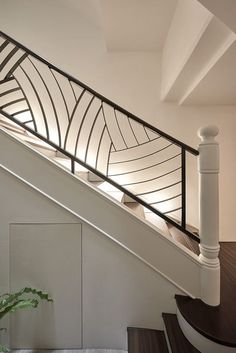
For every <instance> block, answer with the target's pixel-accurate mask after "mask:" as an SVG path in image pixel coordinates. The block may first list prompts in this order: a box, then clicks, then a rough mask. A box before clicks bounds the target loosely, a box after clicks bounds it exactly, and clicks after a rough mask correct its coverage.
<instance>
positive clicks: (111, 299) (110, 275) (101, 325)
mask: <svg viewBox="0 0 236 353" xmlns="http://www.w3.org/2000/svg"><path fill="white" fill-rule="evenodd" d="M0 181H1V188H0V199H1V200H5V201H4V207H3V208H2V209H1V212H0V224H1V228H0V283H1V288H0V293H2V292H5V291H8V288H9V281H10V280H11V282H12V281H13V282H14V283H13V284H16V280H17V283H18V285H19V286H20V285H22V286H24V285H25V282H24V283H22V284H21V280H22V281H23V279H24V281H26V279H27V277H26V273H25V271H23V272H22V275H21V271H20V269H17V268H16V265H17V259H13V258H11V265H12V267H11V271H10V272H9V254H10V256H11V255H14V253H15V254H16V257H18V259H19V256H20V255H21V254H23V253H26V254H27V251H25V249H24V246H22V245H23V244H21V245H20V249H19V252H18V251H17V246H18V245H19V242H18V245H17V241H16V242H15V243H14V237H16V240H17V238H18V240H19V239H22V236H23V237H25V234H24V233H23V234H22V230H20V233H17V227H16V226H13V228H14V232H11V244H13V247H12V248H11V247H9V228H10V225H11V224H13V223H14V224H16V223H17V224H18V226H19V225H20V224H24V225H25V227H26V225H28V227H29V226H30V224H32V223H44V224H57V227H59V228H60V224H62V229H61V232H60V233H61V234H60V239H62V231H63V227H64V225H63V224H68V223H70V224H74V223H75V224H78V223H80V224H81V225H82V248H80V247H79V245H78V243H77V245H76V246H77V247H78V249H77V250H78V257H80V253H81V254H82V261H81V268H82V277H81V271H80V266H78V267H79V268H78V269H76V268H74V270H73V271H71V275H70V278H69V279H70V280H71V285H72V284H73V285H74V282H75V281H78V279H79V280H80V281H81V286H82V289H81V298H82V315H81V317H80V319H81V325H82V344H81V345H82V346H83V347H85V348H115V349H126V348H127V337H126V327H127V326H128V325H134V326H143V327H152V328H156V329H162V326H163V322H162V318H161V313H162V312H163V311H165V312H172V313H174V312H175V310H176V309H175V300H174V295H175V294H176V293H178V294H181V291H180V290H178V289H177V288H176V287H175V286H174V285H173V284H171V283H170V282H168V281H167V280H166V279H164V278H163V277H162V276H160V275H159V274H158V273H156V272H155V271H153V270H152V269H150V267H148V266H146V265H145V264H144V263H143V262H142V261H140V260H139V259H137V258H136V257H135V256H133V255H131V254H130V253H129V252H127V251H126V250H125V249H123V248H121V247H120V246H118V245H117V244H115V243H114V242H113V241H112V240H109V239H108V238H106V237H105V236H103V235H102V234H101V233H99V232H98V231H97V230H95V229H93V228H92V227H90V226H89V225H87V224H84V223H83V222H81V221H80V219H78V218H77V217H76V216H74V215H72V214H70V213H69V212H68V211H66V210H64V209H63V208H61V207H60V206H58V205H57V204H55V203H53V202H52V201H50V200H48V199H47V198H46V197H45V196H43V195H42V194H40V193H39V192H37V191H35V190H32V188H31V187H29V186H28V185H26V184H25V183H24V182H22V181H20V180H18V179H17V178H15V177H14V176H12V175H11V174H9V173H8V172H7V171H5V170H3V169H2V168H0ZM42 226H43V225H42ZM44 226H45V225H44ZM11 228H12V227H11ZM27 229H28V228H27ZM36 232H37V233H36V234H35V235H37V236H38V237H40V232H39V229H38V230H36ZM73 232H74V230H73ZM78 233H80V232H78ZM27 234H28V235H29V232H28V231H27ZM35 235H34V236H35ZM74 235H75V234H74ZM78 236H79V234H78ZM65 237H67V234H65ZM40 239H41V241H42V242H44V244H45V246H46V245H48V241H47V239H46V238H45V237H44V236H42V237H41V238H40ZM40 239H38V241H39V246H40V247H41V249H42V244H40ZM65 239H66V238H65ZM65 239H64V240H65ZM70 239H71V238H70ZM30 244H31V245H32V242H29V247H28V249H29V250H30ZM73 244H75V243H73ZM51 245H52V243H51ZM26 249H27V247H26ZM68 249H69V245H68ZM13 250H14V252H12V251H13ZM73 252H74V254H73V261H74V263H75V262H76V259H75V258H74V257H75V256H76V255H75V254H76V249H74V250H73ZM43 256H44V254H43V253H42V258H43ZM56 258H57V253H55V256H53V252H52V263H51V266H52V270H53V266H55V264H56ZM24 260H25V261H30V256H26V258H25V259H24ZM20 263H21V266H23V264H22V261H21V262H20ZM47 264H48V266H50V263H49V262H48V263H47ZM13 265H14V266H13ZM28 266H29V267H30V266H32V273H34V272H35V271H36V268H35V266H36V265H35V263H33V264H32V263H31V262H29V263H28ZM54 271H55V269H54ZM50 272H51V270H49V271H48V273H50ZM9 273H10V275H11V276H13V277H12V278H9ZM28 273H29V277H30V279H31V280H32V276H30V273H31V271H30V269H29V268H28ZM42 273H43V271H42V272H41V276H42ZM16 275H17V278H16ZM19 276H22V277H21V278H19ZM75 278H76V280H75ZM69 279H68V278H67V283H68V282H69ZM33 280H34V281H36V282H37V281H39V278H37V277H35V276H34V279H33ZM41 280H42V278H41ZM44 280H45V279H44ZM61 280H63V278H62V279H61ZM46 282H47V279H46ZM70 288H71V287H69V288H68V287H67V288H66V291H69V292H70ZM43 289H44V290H50V288H43ZM76 293H77V291H76V292H74V291H72V293H69V295H72V299H73V301H74V306H73V309H74V310H75V303H76V298H74V297H73V295H77V294H76ZM80 300H81V299H80V298H78V310H79V307H80V306H79V303H80ZM68 306H69V303H67V304H66V305H65V307H64V310H65V311H67V310H68V308H67V307H68ZM44 309H45V308H44ZM61 309H62V308H61ZM43 312H45V311H41V312H40V310H39V312H38V315H40V313H41V314H42V313H43ZM50 312H51V310H50ZM35 315H36V312H35ZM18 319H19V317H18ZM21 319H22V320H23V319H24V316H22V317H21ZM25 320H26V321H21V324H22V325H24V336H25V332H28V334H29V335H31V333H32V335H33V334H35V332H31V331H30V330H27V324H28V321H27V315H26V316H25ZM52 321H53V318H52V317H50V315H49V317H48V321H47V322H49V323H50V325H53V322H52ZM16 323H17V322H15V325H13V327H15V328H16V327H17V325H16ZM2 324H3V326H4V323H2ZM51 330H52V327H51ZM78 330H80V328H79V327H78ZM75 332H76V331H75ZM21 333H22V332H21ZM78 334H80V332H78ZM15 338H16V336H15ZM19 339H20V337H18V338H17V342H18V344H19V345H20V341H19ZM32 340H33V338H32V337H29V340H28V342H29V341H30V342H31V344H32ZM25 342H27V337H24V343H25ZM35 342H39V340H38V339H36V340H35ZM22 345H23V342H21V345H20V347H19V348H23V347H22ZM31 347H32V346H31ZM35 348H38V347H35ZM57 348H60V347H57ZM78 348H79V347H78Z"/></svg>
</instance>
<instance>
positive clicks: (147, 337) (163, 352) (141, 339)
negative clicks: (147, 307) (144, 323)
mask: <svg viewBox="0 0 236 353" xmlns="http://www.w3.org/2000/svg"><path fill="white" fill-rule="evenodd" d="M127 331H128V353H168V348H167V343H166V339H165V334H164V331H159V330H153V329H148V328H138V327H128V328H127Z"/></svg>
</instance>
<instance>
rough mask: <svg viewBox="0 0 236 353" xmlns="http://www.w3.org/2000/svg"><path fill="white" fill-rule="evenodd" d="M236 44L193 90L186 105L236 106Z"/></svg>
mask: <svg viewBox="0 0 236 353" xmlns="http://www.w3.org/2000/svg"><path fill="white" fill-rule="evenodd" d="M235 63H236V42H234V43H233V44H232V45H231V47H230V48H229V49H228V50H227V51H226V53H225V54H224V55H223V56H222V57H221V58H220V60H219V61H218V62H217V63H216V64H215V65H214V66H213V68H212V69H211V70H210V71H209V72H208V74H207V75H206V76H205V77H204V79H203V80H202V81H201V82H200V83H199V84H198V86H197V87H196V88H195V89H194V90H193V92H192V93H191V94H190V96H189V97H188V98H187V99H186V101H185V102H184V103H185V104H200V105H201V104H203V105H210V104H213V105H215V104H216V105H218V104H229V105H235V104H236V69H235Z"/></svg>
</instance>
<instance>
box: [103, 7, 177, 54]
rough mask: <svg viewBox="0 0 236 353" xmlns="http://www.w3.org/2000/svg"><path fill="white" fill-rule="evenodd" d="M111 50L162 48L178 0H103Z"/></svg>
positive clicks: (108, 46)
mask: <svg viewBox="0 0 236 353" xmlns="http://www.w3.org/2000/svg"><path fill="white" fill-rule="evenodd" d="M100 4H101V16H102V25H103V30H104V36H105V40H106V44H107V49H108V50H109V51H160V50H161V49H162V47H163V45H164V42H165V39H166V36H167V33H168V29H169V26H170V23H171V19H172V17H173V14H174V10H175V6H176V0H100Z"/></svg>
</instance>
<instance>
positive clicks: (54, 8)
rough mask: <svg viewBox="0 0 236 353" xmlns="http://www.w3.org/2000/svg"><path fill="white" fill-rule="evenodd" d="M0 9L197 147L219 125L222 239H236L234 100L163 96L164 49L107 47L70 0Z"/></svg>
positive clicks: (21, 1) (80, 70)
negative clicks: (206, 130)
mask: <svg viewBox="0 0 236 353" xmlns="http://www.w3.org/2000/svg"><path fill="white" fill-rule="evenodd" d="M56 4H57V5H56ZM0 9H1V12H0V23H1V28H2V30H3V31H5V32H7V33H9V34H10V35H12V36H13V37H15V38H16V39H18V40H19V41H21V42H22V43H24V44H25V45H26V46H29V47H30V48H32V49H33V50H35V51H36V52H38V53H40V54H41V55H42V56H44V57H46V58H48V60H49V61H52V62H53V63H55V64H56V65H57V66H59V67H61V68H63V69H65V70H66V71H67V72H70V73H72V74H73V75H74V76H76V77H78V78H80V79H81V80H82V81H84V82H85V83H88V84H89V85H91V86H92V87H93V88H95V89H96V90H98V91H99V92H101V93H103V94H104V95H105V96H107V97H108V98H110V99H112V100H114V101H115V102H117V103H119V104H121V105H122V106H124V107H125V108H127V109H128V110H130V111H131V112H133V113H135V114H137V115H138V116H140V117H142V118H143V119H144V120H147V121H148V122H150V123H152V124H153V125H156V126H158V127H159V128H160V129H162V130H164V131H166V132H168V133H169V134H172V135H173V136H175V137H177V138H179V139H181V140H182V141H184V142H186V143H188V144H190V145H191V146H193V147H196V148H197V145H198V138H197V135H196V131H197V129H198V128H199V127H200V126H205V125H208V124H216V125H218V126H219V128H220V135H219V138H218V140H219V141H220V147H221V174H220V196H221V205H220V237H221V239H222V240H235V239H236V236H235V233H234V229H235V217H234V210H235V209H236V197H235V194H236V189H235V183H234V180H235V179H236V159H235V155H234V151H235V150H236V141H235V127H236V120H235V115H236V107H235V106H186V107H178V106H176V105H175V104H170V103H162V102H160V99H159V96H160V79H161V77H160V71H161V70H160V67H161V54H158V53H147V52H141V53H135V52H134V53H116V54H115V53H112V54H108V53H106V52H105V49H104V48H105V45H104V42H103V36H102V32H101V30H100V29H99V27H98V26H93V25H92V24H91V22H90V23H89V22H86V21H81V19H80V18H79V17H78V13H76V12H75V11H73V10H71V9H70V8H66V2H64V7H63V3H62V2H60V3H58V2H56V1H55V0H51V1H50V2H48V1H37V0H35V1H33V2H32V1H30V0H18V1H17V2H16V1H13V0H7V1H6V0H0ZM42 18H43V27H42ZM52 18H53V26H52ZM45 38H47V39H45ZM194 173H195V170H193V174H194ZM194 175H195V177H193V176H192V175H191V181H193V180H194V183H192V185H191V193H192V195H191V196H193V199H191V206H192V207H191V209H189V221H190V222H191V223H193V224H195V225H197V209H198V206H197V201H196V200H197V193H196V192H195V190H197V185H196V184H197V179H196V174H194ZM232 195H234V196H233V197H232ZM188 203H190V201H189V202H188Z"/></svg>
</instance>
